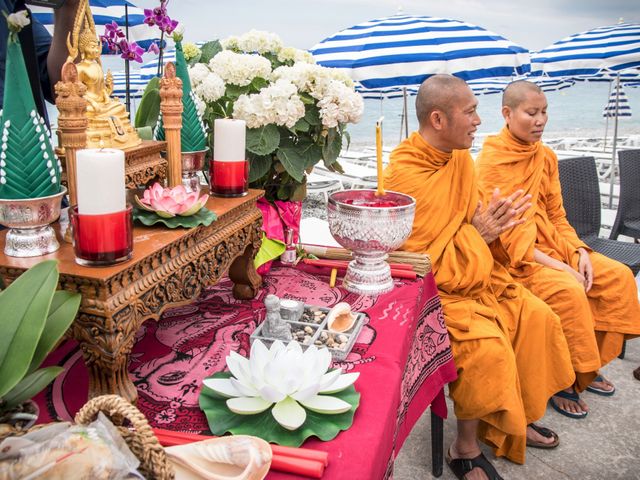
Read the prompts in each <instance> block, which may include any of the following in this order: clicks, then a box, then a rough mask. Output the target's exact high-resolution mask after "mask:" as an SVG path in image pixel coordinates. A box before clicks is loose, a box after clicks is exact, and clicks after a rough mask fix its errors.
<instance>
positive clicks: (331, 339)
mask: <svg viewBox="0 0 640 480" xmlns="http://www.w3.org/2000/svg"><path fill="white" fill-rule="evenodd" d="M335 344H336V342H334V341H333V338H330V339H329V340H327V347H329V348H333V347H334V346H335Z"/></svg>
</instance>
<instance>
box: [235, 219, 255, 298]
mask: <svg viewBox="0 0 640 480" xmlns="http://www.w3.org/2000/svg"><path fill="white" fill-rule="evenodd" d="M261 225H262V217H260V219H259V220H257V221H256V222H254V224H253V228H252V230H251V232H252V235H253V241H252V242H251V243H249V245H247V248H245V250H244V252H243V254H242V255H240V256H239V257H238V258H236V259H235V260H234V261H233V263H232V264H231V267H229V278H230V279H231V281H232V282H233V297H234V298H237V299H238V300H250V299H252V298H255V296H256V295H257V294H258V289H259V288H260V285H261V284H262V277H261V276H260V275H259V274H258V272H256V268H255V266H254V264H253V259H254V258H255V256H256V253H257V252H258V250H259V249H260V244H261V243H262V238H261V233H260V232H261V230H260V226H261Z"/></svg>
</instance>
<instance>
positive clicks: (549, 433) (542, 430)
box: [527, 423, 560, 448]
mask: <svg viewBox="0 0 640 480" xmlns="http://www.w3.org/2000/svg"><path fill="white" fill-rule="evenodd" d="M527 427H531V428H533V429H534V430H535V431H536V432H537V433H539V434H540V435H542V436H543V437H545V438H553V442H552V443H544V442H537V441H535V440H529V439H528V438H527V447H532V448H556V447H557V446H558V445H560V437H558V434H557V433H556V432H554V431H553V430H551V429H549V428H546V427H541V426H540V425H536V424H535V423H530V424H529V425H527Z"/></svg>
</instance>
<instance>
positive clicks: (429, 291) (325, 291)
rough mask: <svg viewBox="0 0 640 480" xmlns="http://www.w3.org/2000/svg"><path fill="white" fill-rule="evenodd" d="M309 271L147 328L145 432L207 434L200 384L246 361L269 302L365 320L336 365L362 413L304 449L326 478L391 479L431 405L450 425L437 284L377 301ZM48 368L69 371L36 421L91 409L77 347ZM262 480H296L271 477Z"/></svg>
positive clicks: (223, 285)
mask: <svg viewBox="0 0 640 480" xmlns="http://www.w3.org/2000/svg"><path fill="white" fill-rule="evenodd" d="M315 272H316V270H314V268H313V267H306V268H305V269H304V270H302V269H296V268H288V267H282V266H277V267H276V268H273V269H272V271H271V273H270V274H269V275H266V276H265V277H264V284H263V288H262V289H261V290H260V292H259V294H258V296H257V298H256V299H254V300H251V301H240V300H235V299H234V298H233V296H232V295H231V283H230V281H229V280H228V279H225V280H222V281H221V282H220V283H219V284H217V285H215V286H213V287H211V288H208V289H207V290H206V292H205V293H203V295H202V296H201V297H200V298H199V299H197V300H195V301H194V302H193V303H192V304H190V305H186V306H182V307H177V308H172V309H169V310H167V311H166V312H165V313H164V314H163V316H162V318H161V320H160V321H159V322H157V323H156V322H146V323H145V324H144V325H143V327H142V328H141V329H140V331H139V332H138V338H137V341H136V344H135V345H134V347H133V351H132V355H131V363H130V365H129V374H130V376H131V379H132V381H133V382H134V384H135V385H136V387H137V388H138V392H139V400H138V408H139V409H140V410H141V411H142V413H144V414H145V416H146V417H147V419H148V420H149V422H150V424H151V425H152V426H154V427H160V428H165V429H170V430H179V431H189V432H197V433H200V432H206V431H207V429H208V426H207V422H206V418H205V416H204V414H203V413H202V412H201V411H200V409H199V407H198V396H199V393H200V388H201V385H202V379H203V378H205V377H207V376H210V375H211V374H213V373H215V372H218V371H221V370H223V369H224V368H225V357H226V356H227V355H228V354H229V352H230V351H231V350H235V351H237V352H238V353H240V354H241V355H245V356H247V355H248V353H249V349H250V341H249V336H250V334H251V332H252V331H253V330H254V329H255V327H256V325H258V324H259V322H261V321H262V320H263V319H264V315H265V309H264V304H263V303H262V301H263V299H264V297H265V296H266V295H267V294H269V293H273V294H275V295H278V296H280V297H282V298H294V299H297V300H301V301H304V302H305V303H307V304H312V305H321V306H332V305H335V304H336V303H338V302H341V301H346V302H348V303H349V304H350V305H351V306H352V308H353V310H355V311H363V312H365V313H367V315H368V320H367V321H366V322H365V325H364V326H363V329H362V331H361V333H360V335H359V336H358V338H357V339H356V342H355V345H354V347H353V350H352V352H351V353H350V354H349V356H348V357H347V358H346V359H345V360H344V361H343V362H339V363H338V364H336V365H339V366H342V367H343V368H344V369H345V370H347V371H358V372H360V378H359V379H358V381H357V382H356V384H355V387H356V389H357V390H358V391H359V392H360V393H361V400H360V406H359V408H358V410H357V411H356V413H355V417H354V423H353V426H352V427H351V428H350V429H349V430H347V431H344V432H341V433H339V434H338V436H337V437H336V438H335V439H334V440H332V441H330V442H322V441H319V440H314V439H309V440H307V441H306V442H305V443H304V444H303V446H304V447H309V448H315V449H319V450H326V451H328V452H329V466H328V468H327V470H326V471H325V476H324V477H323V478H334V479H349V480H356V479H367V480H370V479H379V478H388V477H390V476H391V475H392V473H393V461H394V459H395V456H396V455H397V453H398V451H399V450H400V448H401V447H402V444H403V442H404V440H405V439H406V437H407V436H408V434H409V432H410V431H411V428H412V427H413V425H414V424H415V422H416V421H417V419H418V418H419V417H420V416H421V415H422V414H423V413H424V411H425V410H426V409H427V408H428V407H429V405H431V407H432V409H433V411H434V412H435V413H437V414H438V415H440V416H442V417H445V416H446V414H447V411H446V405H445V403H444V396H443V394H442V391H443V390H442V389H443V386H444V385H445V384H446V383H448V382H450V381H453V380H454V379H455V378H456V370H455V366H454V364H453V360H452V356H451V350H450V348H449V338H448V336H447V330H446V327H445V325H444V318H443V315H442V310H441V307H440V301H439V298H438V294H437V289H436V286H435V283H434V281H433V277H432V276H431V275H428V276H427V277H425V278H424V279H418V280H415V281H406V280H403V281H397V282H396V286H395V288H394V290H393V291H392V292H389V293H387V294H384V295H381V296H379V297H377V298H376V297H368V296H360V295H355V294H352V293H348V292H346V291H345V290H343V289H341V288H330V287H329V285H328V281H327V277H326V276H322V275H318V274H316V273H315ZM46 363H47V364H48V365H52V364H58V365H62V366H64V367H65V368H66V370H65V372H64V373H63V374H62V375H61V376H60V377H58V378H57V379H56V380H55V381H54V382H53V383H52V384H51V385H50V386H49V387H48V388H47V389H46V390H45V391H44V392H43V393H41V394H40V395H38V397H37V398H36V401H37V402H38V404H39V405H40V407H41V418H40V421H42V422H46V421H51V420H52V419H60V420H69V419H71V418H72V417H73V415H74V414H75V412H76V411H77V410H78V409H79V408H80V407H81V406H82V405H83V404H84V403H85V402H86V400H87V393H86V392H87V382H88V378H87V372H86V368H85V367H84V364H83V361H82V356H81V353H80V351H79V349H78V346H77V345H76V344H75V342H72V341H67V342H65V343H64V344H63V345H62V346H61V347H60V348H58V350H56V351H55V352H54V353H53V354H52V355H51V356H50V357H49V358H48V360H47V362H46ZM268 478H273V479H276V478H280V479H285V478H294V477H293V476H290V475H286V474H280V473H276V472H271V473H270V474H269V477H268Z"/></svg>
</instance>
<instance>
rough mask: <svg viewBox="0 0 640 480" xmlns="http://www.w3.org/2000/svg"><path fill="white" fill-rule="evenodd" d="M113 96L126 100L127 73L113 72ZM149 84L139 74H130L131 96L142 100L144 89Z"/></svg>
mask: <svg viewBox="0 0 640 480" xmlns="http://www.w3.org/2000/svg"><path fill="white" fill-rule="evenodd" d="M112 75H113V96H114V97H120V98H125V97H126V95H127V84H126V73H125V72H113V73H112ZM147 83H149V81H148V80H144V79H143V78H141V77H140V73H139V72H131V73H129V96H130V97H131V98H141V97H142V94H143V93H144V89H145V87H146V86H147Z"/></svg>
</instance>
